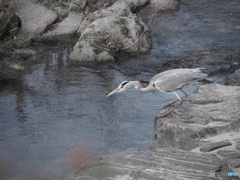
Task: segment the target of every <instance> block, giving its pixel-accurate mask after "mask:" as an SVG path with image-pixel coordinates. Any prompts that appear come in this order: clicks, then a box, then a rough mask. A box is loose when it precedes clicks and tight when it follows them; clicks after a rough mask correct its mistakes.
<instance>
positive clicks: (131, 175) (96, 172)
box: [67, 148, 238, 180]
mask: <svg viewBox="0 0 240 180" xmlns="http://www.w3.org/2000/svg"><path fill="white" fill-rule="evenodd" d="M215 172H217V173H221V172H232V170H231V169H230V168H229V167H228V166H227V164H226V163H225V162H223V161H221V160H219V159H218V158H217V157H216V156H215V155H211V154H201V153H192V152H187V151H184V150H179V149H172V148H162V149H157V150H151V151H137V150H128V151H124V152H121V153H118V154H114V155H106V156H101V157H97V158H95V159H92V160H90V161H88V162H85V163H83V164H82V165H80V166H79V167H78V168H77V169H76V171H75V172H74V173H72V174H71V175H69V176H68V177H67V180H86V179H87V180H99V179H104V180H136V179H139V180H140V179H141V180H160V179H161V180H169V179H179V180H183V179H191V180H197V179H199V180H200V179H201V180H202V179H224V180H227V179H229V180H230V179H238V177H227V176H219V177H217V176H215Z"/></svg>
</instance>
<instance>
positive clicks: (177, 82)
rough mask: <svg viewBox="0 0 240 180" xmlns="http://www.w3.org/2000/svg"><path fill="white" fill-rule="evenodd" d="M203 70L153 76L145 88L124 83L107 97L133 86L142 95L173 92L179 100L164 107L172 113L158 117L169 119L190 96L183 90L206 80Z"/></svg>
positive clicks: (163, 73)
mask: <svg viewBox="0 0 240 180" xmlns="http://www.w3.org/2000/svg"><path fill="white" fill-rule="evenodd" d="M202 69H203V68H182V69H171V70H167V71H164V72H161V73H159V74H156V75H155V76H153V77H152V78H151V80H150V82H149V84H148V85H147V87H145V88H143V87H142V85H141V83H140V82H139V81H123V82H122V83H121V84H120V85H119V86H118V87H117V88H116V89H114V90H113V91H112V92H110V93H109V94H108V95H107V97H109V96H112V95H113V94H116V93H120V92H122V91H125V90H126V89H128V88H129V87H131V86H135V90H136V91H138V92H141V93H148V92H155V91H159V92H173V93H174V94H175V95H176V96H177V100H175V101H173V102H171V103H170V104H167V105H165V106H164V107H163V109H165V108H166V107H172V109H171V110H170V111H168V112H167V113H166V114H164V115H158V116H157V117H156V119H157V118H163V117H168V115H169V114H170V113H171V112H172V111H173V110H175V109H176V108H178V107H179V106H181V105H182V104H183V98H186V97H187V96H188V94H187V93H186V92H184V91H183V90H182V88H183V87H186V86H188V85H189V84H191V83H193V82H195V81H197V80H199V79H204V78H206V77H207V76H208V75H207V74H206V73H203V72H202V71H201V70H202ZM176 90H180V91H181V92H182V93H183V94H184V96H183V97H180V96H179V95H178V93H177V92H176ZM178 101H179V103H178V104H177V105H176V106H173V104H175V103H176V102H178Z"/></svg>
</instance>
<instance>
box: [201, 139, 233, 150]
mask: <svg viewBox="0 0 240 180" xmlns="http://www.w3.org/2000/svg"><path fill="white" fill-rule="evenodd" d="M231 145H232V143H230V142H227V141H220V142H214V143H208V144H204V145H203V146H202V147H201V148H200V151H202V152H209V151H213V150H215V149H219V148H221V147H224V146H231Z"/></svg>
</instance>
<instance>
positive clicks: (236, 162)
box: [227, 159, 240, 168]
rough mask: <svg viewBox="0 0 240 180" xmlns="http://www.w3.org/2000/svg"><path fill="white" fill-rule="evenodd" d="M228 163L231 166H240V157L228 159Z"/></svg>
mask: <svg viewBox="0 0 240 180" xmlns="http://www.w3.org/2000/svg"><path fill="white" fill-rule="evenodd" d="M227 163H228V165H229V166H231V167H233V168H238V167H240V159H228V160H227Z"/></svg>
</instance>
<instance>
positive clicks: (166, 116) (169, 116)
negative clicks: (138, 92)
mask: <svg viewBox="0 0 240 180" xmlns="http://www.w3.org/2000/svg"><path fill="white" fill-rule="evenodd" d="M171 117H172V116H171V115H170V113H167V114H164V115H157V116H156V117H155V120H157V119H159V118H171Z"/></svg>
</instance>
